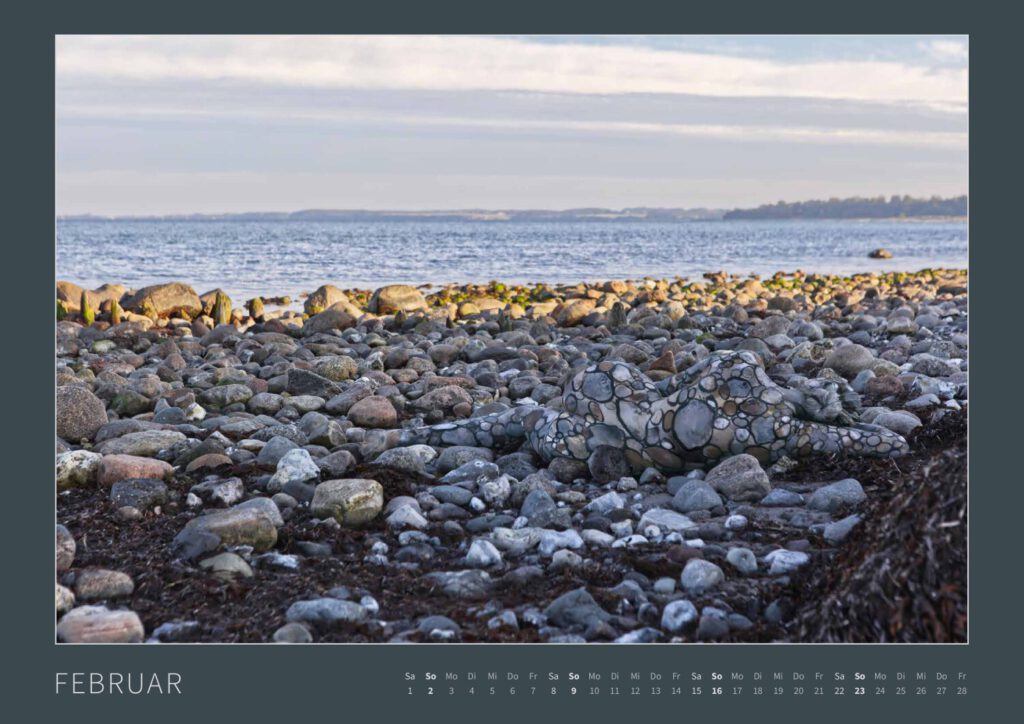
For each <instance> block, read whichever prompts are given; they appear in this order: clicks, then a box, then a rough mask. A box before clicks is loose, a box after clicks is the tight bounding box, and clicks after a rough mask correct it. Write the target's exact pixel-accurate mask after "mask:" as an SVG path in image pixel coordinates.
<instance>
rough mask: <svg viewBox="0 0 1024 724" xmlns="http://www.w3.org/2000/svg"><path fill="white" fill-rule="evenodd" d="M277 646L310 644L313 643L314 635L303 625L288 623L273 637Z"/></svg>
mask: <svg viewBox="0 0 1024 724" xmlns="http://www.w3.org/2000/svg"><path fill="white" fill-rule="evenodd" d="M272 638H273V640H274V643H276V644H309V643H313V634H312V633H310V631H309V629H308V628H306V626H304V625H303V624H301V623H298V622H293V623H286V624H285V625H284V626H282V627H281V628H279V629H277V631H275V632H274V635H273V637H272Z"/></svg>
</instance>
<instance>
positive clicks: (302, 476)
mask: <svg viewBox="0 0 1024 724" xmlns="http://www.w3.org/2000/svg"><path fill="white" fill-rule="evenodd" d="M319 478H320V468H319V467H317V464H316V463H315V462H313V458H312V457H310V455H309V451H307V450H306V449H304V448H296V449H294V450H289V451H288V452H286V453H285V454H284V455H283V456H282V457H281V459H280V460H279V461H278V462H277V471H276V472H275V473H274V475H273V476H272V477H271V478H270V482H269V483H267V490H268V491H269V492H271V493H277V492H280V491H281V490H283V489H284V486H285V485H286V484H288V483H293V482H298V483H304V482H306V481H307V480H318V479H319Z"/></svg>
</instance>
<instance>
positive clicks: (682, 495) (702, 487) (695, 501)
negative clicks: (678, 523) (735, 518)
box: [672, 480, 722, 513]
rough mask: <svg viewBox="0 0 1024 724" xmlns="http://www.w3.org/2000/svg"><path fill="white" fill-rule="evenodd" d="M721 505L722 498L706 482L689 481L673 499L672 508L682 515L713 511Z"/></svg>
mask: <svg viewBox="0 0 1024 724" xmlns="http://www.w3.org/2000/svg"><path fill="white" fill-rule="evenodd" d="M721 504H722V498H721V497H719V495H718V493H716V492H715V489H714V488H712V487H711V486H710V485H709V484H708V483H707V482H706V481H704V480H687V481H686V482H685V483H684V484H683V485H682V487H680V488H679V490H678V491H677V492H676V494H675V495H674V496H673V497H672V507H673V508H675V509H676V510H678V511H679V512H681V513H689V512H691V511H694V510H711V509H712V508H717V507H718V506H720V505H721Z"/></svg>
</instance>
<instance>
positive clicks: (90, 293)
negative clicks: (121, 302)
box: [57, 281, 126, 313]
mask: <svg viewBox="0 0 1024 724" xmlns="http://www.w3.org/2000/svg"><path fill="white" fill-rule="evenodd" d="M83 291H85V296H86V298H87V299H88V300H89V304H90V305H91V306H92V308H93V311H98V310H99V308H100V305H101V304H103V303H104V302H109V301H111V300H113V299H120V298H121V297H122V296H123V295H124V293H125V291H126V287H125V286H124V285H123V284H104V285H103V286H100V287H97V288H96V289H85V290H83V288H82V287H80V286H78V285H77V284H75V283H74V282H67V281H59V282H57V299H59V300H60V301H62V302H64V306H65V307H66V308H67V310H68V311H69V312H72V313H77V312H80V311H81V309H80V304H81V301H82V292H83Z"/></svg>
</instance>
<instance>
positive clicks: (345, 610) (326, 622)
mask: <svg viewBox="0 0 1024 724" xmlns="http://www.w3.org/2000/svg"><path fill="white" fill-rule="evenodd" d="M364 619H366V609H365V608H363V607H362V606H360V605H359V604H358V603H355V602H353V601H342V600H339V599H337V598H314V599H310V600H307V601H296V602H295V603H293V604H292V605H291V606H289V607H288V610H287V612H285V620H287V621H288V622H289V623H305V624H310V625H311V626H314V627H316V628H320V629H325V630H330V629H334V628H338V627H342V626H346V625H352V624H358V623H360V622H362V621H363V620H364Z"/></svg>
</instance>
